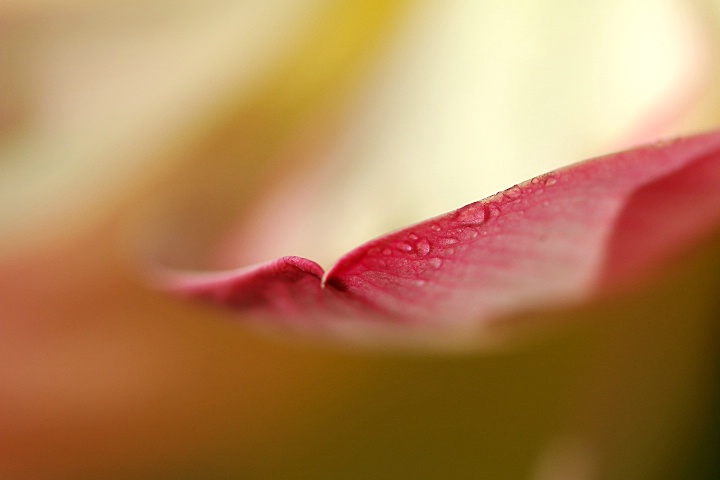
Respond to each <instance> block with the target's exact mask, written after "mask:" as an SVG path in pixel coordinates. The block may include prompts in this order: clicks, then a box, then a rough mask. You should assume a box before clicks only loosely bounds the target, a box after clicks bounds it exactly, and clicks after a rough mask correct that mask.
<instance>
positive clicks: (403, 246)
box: [395, 242, 412, 252]
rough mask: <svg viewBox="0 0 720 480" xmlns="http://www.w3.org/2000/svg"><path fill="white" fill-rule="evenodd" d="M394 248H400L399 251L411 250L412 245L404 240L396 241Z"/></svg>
mask: <svg viewBox="0 0 720 480" xmlns="http://www.w3.org/2000/svg"><path fill="white" fill-rule="evenodd" d="M395 248H397V249H398V250H400V251H401V252H411V251H412V245H410V244H409V243H405V242H398V243H396V244H395Z"/></svg>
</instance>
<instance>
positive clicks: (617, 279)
mask: <svg viewBox="0 0 720 480" xmlns="http://www.w3.org/2000/svg"><path fill="white" fill-rule="evenodd" d="M458 174H459V175H461V174H462V173H461V172H458ZM718 185H720V133H711V134H706V135H700V136H696V137H691V138H685V139H678V140H675V141H672V142H662V143H657V144H653V145H649V146H644V147H641V148H637V149H634V150H629V151H626V152H621V153H616V154H613V155H609V156H606V157H601V158H598V159H593V160H590V161H586V162H583V163H579V164H576V165H573V166H570V167H567V168H564V169H561V170H558V171H555V172H552V173H549V174H547V175H543V176H540V177H537V178H534V179H532V180H529V181H526V182H524V183H521V184H519V185H516V186H513V187H511V188H509V189H507V190H505V191H503V192H500V193H498V194H496V195H494V196H492V197H489V198H487V199H485V200H481V201H479V202H475V203H472V204H470V205H466V206H465V207H462V208H460V209H458V210H455V211H453V212H450V213H447V214H445V215H442V216H439V217H437V218H434V219H431V220H427V221H425V222H421V223H419V224H416V225H413V226H411V227H408V228H405V229H402V230H399V231H397V232H394V233H391V234H388V235H385V236H382V237H380V238H378V239H375V240H372V241H370V242H368V243H366V244H364V245H362V246H360V247H358V248H356V249H355V250H353V251H351V252H350V253H348V254H347V255H345V256H344V257H343V258H341V259H340V260H339V261H338V263H337V264H336V265H335V266H334V267H332V268H331V269H330V270H329V271H328V272H326V273H324V272H323V270H322V268H321V267H320V266H319V265H317V264H316V263H314V262H312V261H310V260H306V259H303V258H299V257H284V258H281V259H279V260H275V261H273V262H270V263H267V264H262V265H259V266H253V267H247V268H244V269H240V270H235V271H228V272H222V273H212V274H209V273H190V272H187V273H173V274H172V275H170V276H169V277H168V278H169V283H168V284H169V286H170V288H171V289H172V290H174V291H175V292H177V293H180V294H182V295H187V296H191V297H197V298H202V299H205V300H209V301H211V302H215V303H219V304H222V305H226V306H228V307H231V308H233V309H235V310H238V311H246V312H249V313H253V314H256V315H259V316H261V317H265V318H267V319H269V320H273V321H275V322H279V323H281V324H284V325H294V326H299V327H303V328H311V329H312V328H314V327H319V328H320V329H321V330H322V329H327V330H343V328H345V327H352V329H353V330H352V331H357V329H356V328H355V327H357V326H358V325H365V326H372V327H373V328H375V327H377V326H378V325H381V326H382V325H386V326H398V327H401V330H410V329H408V328H402V327H407V326H410V325H412V326H416V327H417V326H423V327H430V330H431V331H437V329H438V328H439V329H440V330H443V329H447V330H452V329H460V330H465V331H467V330H468V329H477V328H480V327H482V326H483V325H484V324H486V323H488V322H490V321H492V320H496V319H499V318H501V317H504V316H507V315H512V314H517V313H520V312H523V311H528V310H534V309H539V308H550V307H558V306H563V305H568V304H573V303H577V302H579V301H583V300H586V299H589V298H591V297H593V296H595V295H598V294H601V293H604V292H607V291H610V290H613V289H615V290H617V289H622V288H624V287H627V286H628V285H630V284H631V283H632V282H638V281H642V280H643V279H645V278H647V277H649V275H650V274H651V273H652V272H653V269H654V268H657V267H660V266H662V265H664V264H665V263H666V262H667V261H669V260H671V259H672V258H674V256H676V255H677V254H679V253H681V252H682V251H683V249H685V248H687V247H688V246H690V245H692V244H694V243H696V242H698V241H699V240H701V239H702V238H703V237H705V236H707V235H708V234H710V233H711V232H713V231H714V230H716V229H717V228H718V225H720V188H718ZM338 225H339V228H341V220H340V219H339V220H338ZM321 239H322V232H318V241H321ZM422 330H425V331H427V329H422Z"/></svg>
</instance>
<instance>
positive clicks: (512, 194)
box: [502, 185, 522, 199]
mask: <svg viewBox="0 0 720 480" xmlns="http://www.w3.org/2000/svg"><path fill="white" fill-rule="evenodd" d="M502 193H503V195H504V196H505V197H506V198H510V199H514V198H518V197H519V196H520V194H521V193H522V190H520V187H518V186H517V185H515V186H514V187H510V188H508V189H507V190H505V191H503V192H502Z"/></svg>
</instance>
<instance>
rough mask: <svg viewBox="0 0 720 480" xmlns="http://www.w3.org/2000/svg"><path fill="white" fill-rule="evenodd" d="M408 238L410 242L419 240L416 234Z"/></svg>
mask: <svg viewBox="0 0 720 480" xmlns="http://www.w3.org/2000/svg"><path fill="white" fill-rule="evenodd" d="M408 238H409V239H410V240H417V239H418V236H417V235H415V234H414V233H411V234H410V235H408Z"/></svg>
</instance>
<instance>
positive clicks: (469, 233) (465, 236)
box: [458, 228, 478, 242]
mask: <svg viewBox="0 0 720 480" xmlns="http://www.w3.org/2000/svg"><path fill="white" fill-rule="evenodd" d="M477 236H478V233H477V232H476V231H475V230H473V229H472V228H466V229H464V230H462V231H461V232H460V234H459V235H458V238H460V240H462V241H463V242H467V241H468V240H472V239H473V238H475V237H477Z"/></svg>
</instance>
